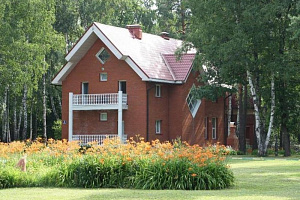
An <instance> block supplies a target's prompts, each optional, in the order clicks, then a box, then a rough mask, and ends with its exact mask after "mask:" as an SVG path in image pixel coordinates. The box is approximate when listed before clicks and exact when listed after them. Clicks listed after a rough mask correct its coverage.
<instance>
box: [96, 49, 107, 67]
mask: <svg viewBox="0 0 300 200" xmlns="http://www.w3.org/2000/svg"><path fill="white" fill-rule="evenodd" d="M96 57H97V58H98V59H99V60H100V62H101V63H102V64H104V63H105V62H106V61H107V60H108V59H109V57H110V55H109V53H108V51H107V50H106V49H105V48H104V47H102V48H101V49H100V51H99V52H98V53H97V54H96Z"/></svg>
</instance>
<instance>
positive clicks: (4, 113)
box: [2, 86, 8, 142]
mask: <svg viewBox="0 0 300 200" xmlns="http://www.w3.org/2000/svg"><path fill="white" fill-rule="evenodd" d="M7 88H8V87H7V86H6V87H5V90H4V98H3V106H2V107H3V112H2V141H3V142H6V132H7V130H6V129H7V90H8V89H7Z"/></svg>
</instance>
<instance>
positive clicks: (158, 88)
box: [155, 84, 161, 97]
mask: <svg viewBox="0 0 300 200" xmlns="http://www.w3.org/2000/svg"><path fill="white" fill-rule="evenodd" d="M155 97H161V85H159V84H156V85H155Z"/></svg>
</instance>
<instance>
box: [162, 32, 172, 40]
mask: <svg viewBox="0 0 300 200" xmlns="http://www.w3.org/2000/svg"><path fill="white" fill-rule="evenodd" d="M160 36H161V37H162V38H164V39H165V40H169V39H170V38H169V33H168V32H161V33H160Z"/></svg>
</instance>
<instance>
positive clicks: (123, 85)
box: [119, 81, 126, 94]
mask: <svg viewBox="0 0 300 200" xmlns="http://www.w3.org/2000/svg"><path fill="white" fill-rule="evenodd" d="M119 91H122V92H123V94H126V81H119Z"/></svg>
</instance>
